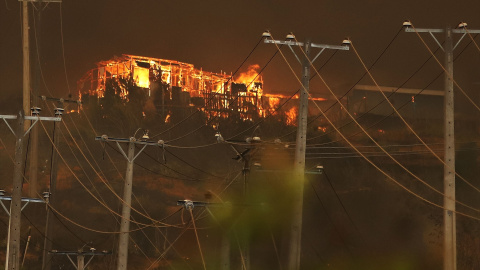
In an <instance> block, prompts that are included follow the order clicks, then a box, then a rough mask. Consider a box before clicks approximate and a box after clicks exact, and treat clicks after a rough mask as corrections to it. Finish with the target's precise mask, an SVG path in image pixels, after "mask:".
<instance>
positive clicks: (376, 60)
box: [280, 27, 403, 140]
mask: <svg viewBox="0 0 480 270" xmlns="http://www.w3.org/2000/svg"><path fill="white" fill-rule="evenodd" d="M402 29H403V27H402V28H400V29H399V30H398V32H397V33H396V34H395V36H394V37H393V39H392V40H390V42H389V43H388V44H387V46H386V47H385V48H384V49H383V51H382V52H381V53H380V55H379V56H378V57H377V58H376V59H375V61H374V62H373V63H372V64H371V65H370V68H369V70H371V69H372V68H373V67H374V66H375V64H377V62H378V61H379V60H380V59H381V58H382V56H383V55H384V54H385V53H386V52H387V50H388V49H389V48H390V46H391V45H392V44H393V42H394V41H395V40H396V39H397V37H398V35H399V34H400V33H401V32H402ZM335 52H336V51H335ZM322 68H323V66H322V67H320V69H317V70H318V71H320V70H321V69H322ZM366 75H367V72H364V73H363V75H362V76H361V77H360V79H358V80H357V81H356V82H355V83H354V84H353V85H352V86H351V87H350V89H348V90H347V92H345V93H344V94H343V95H342V96H341V97H340V98H339V100H341V99H342V98H344V97H345V96H346V95H348V94H349V93H350V92H351V91H352V90H353V88H355V86H356V85H357V84H359V83H360V81H362V80H363V78H365V76H366ZM315 76H317V73H314V74H313V75H312V76H311V78H310V80H311V79H313V78H314V77H315ZM338 103H339V101H335V102H334V103H333V104H332V105H330V106H329V107H328V108H327V109H325V110H324V113H327V112H328V111H329V110H330V109H331V108H333V106H335V105H337V104H338ZM322 115H323V114H319V115H318V116H316V117H314V118H313V119H312V120H310V121H309V122H308V125H309V124H311V123H313V122H314V121H315V120H317V119H318V118H319V117H321V116H322ZM293 133H295V130H294V131H292V132H289V133H287V134H285V135H282V136H281V137H280V138H284V137H287V136H289V135H291V134H293ZM307 140H309V139H308V138H307Z"/></svg>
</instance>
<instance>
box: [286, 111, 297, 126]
mask: <svg viewBox="0 0 480 270" xmlns="http://www.w3.org/2000/svg"><path fill="white" fill-rule="evenodd" d="M297 114H298V109H297V107H292V108H290V110H288V111H287V112H286V113H285V116H286V117H287V118H286V119H285V120H286V122H287V125H292V126H296V123H297Z"/></svg>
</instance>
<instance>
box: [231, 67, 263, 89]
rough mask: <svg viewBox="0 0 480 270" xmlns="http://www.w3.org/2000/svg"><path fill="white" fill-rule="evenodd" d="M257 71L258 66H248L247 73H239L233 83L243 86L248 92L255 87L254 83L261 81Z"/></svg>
mask: <svg viewBox="0 0 480 270" xmlns="http://www.w3.org/2000/svg"><path fill="white" fill-rule="evenodd" d="M259 69H260V65H257V64H254V65H250V66H248V70H247V72H242V73H240V75H239V76H238V77H237V79H236V80H235V82H238V83H243V84H245V85H246V86H247V87H248V89H249V90H250V89H253V88H254V87H255V85H254V83H255V82H260V81H261V80H260V76H259V74H258V71H257V70H259Z"/></svg>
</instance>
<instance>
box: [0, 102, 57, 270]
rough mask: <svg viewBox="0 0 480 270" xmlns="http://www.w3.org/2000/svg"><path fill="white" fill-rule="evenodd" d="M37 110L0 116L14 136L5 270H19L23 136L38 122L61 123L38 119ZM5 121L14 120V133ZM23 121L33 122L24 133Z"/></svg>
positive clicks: (55, 118) (49, 119)
mask: <svg viewBox="0 0 480 270" xmlns="http://www.w3.org/2000/svg"><path fill="white" fill-rule="evenodd" d="M38 115H39V110H38V109H36V108H33V109H32V116H24V114H23V112H22V111H20V112H19V113H18V115H0V118H1V119H3V121H4V122H5V124H7V126H8V128H9V129H10V131H11V132H12V133H13V134H14V135H15V138H16V143H15V164H14V175H13V190H12V197H11V201H12V202H11V204H10V211H9V212H10V221H9V225H8V243H7V254H6V257H7V258H6V267H5V269H7V270H12V269H20V224H21V223H20V221H21V212H22V206H21V204H22V187H23V171H22V169H23V166H22V165H23V162H22V161H23V145H24V143H23V140H24V138H25V136H26V135H27V134H28V133H29V132H30V130H31V129H32V127H33V126H34V125H35V124H36V123H37V122H38V121H40V120H44V121H61V119H60V118H58V117H40V116H38ZM7 119H12V120H14V119H16V120H18V121H17V126H16V127H15V131H14V130H13V129H12V127H11V126H10V124H9V123H8V122H7ZM25 120H29V121H31V120H34V122H33V123H32V125H31V126H30V127H29V128H28V129H27V130H26V131H24V123H25Z"/></svg>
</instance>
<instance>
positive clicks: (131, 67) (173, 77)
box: [77, 55, 325, 125]
mask: <svg viewBox="0 0 480 270" xmlns="http://www.w3.org/2000/svg"><path fill="white" fill-rule="evenodd" d="M259 70H260V66H259V65H250V66H249V67H248V69H247V71H245V72H243V73H240V74H239V75H238V76H237V77H236V78H234V79H233V80H232V77H231V75H227V74H226V73H224V72H220V73H213V72H207V71H203V70H202V69H197V68H195V67H194V66H193V65H192V64H187V63H182V62H178V61H172V60H165V59H158V58H151V57H143V56H134V55H122V56H121V57H115V58H114V59H112V60H109V61H102V62H99V63H97V68H95V69H93V70H91V71H89V72H88V73H87V74H85V76H84V77H83V78H82V79H81V80H79V81H78V83H77V87H78V90H79V92H80V93H82V94H88V95H96V96H98V97H99V98H102V97H103V96H104V92H105V87H106V82H107V80H109V79H116V78H132V79H133V81H134V83H135V85H136V86H137V87H140V88H144V89H145V90H146V91H148V97H151V96H152V92H155V91H156V94H155V95H156V97H157V102H159V101H158V100H161V103H159V104H154V106H156V107H157V108H160V109H161V110H162V111H168V110H169V108H173V107H179V106H185V107H198V108H199V109H201V110H202V111H203V112H204V113H205V114H206V115H207V116H208V117H221V118H228V117H231V116H232V115H235V114H236V115H238V116H239V117H240V118H241V119H243V120H250V121H253V120H255V119H257V118H259V117H266V116H267V115H268V114H273V113H275V110H276V109H277V108H279V106H281V104H283V102H284V101H287V100H288V99H298V95H295V96H294V97H291V96H289V95H281V94H264V91H263V79H262V77H261V76H260V74H259ZM116 91H117V92H116V94H117V95H119V96H120V97H122V98H123V99H125V100H128V90H127V89H119V90H118V89H117V90H116ZM159 93H160V94H159ZM158 96H160V99H159V98H158ZM311 99H312V100H317V101H323V100H325V99H324V98H311ZM288 108H290V106H289V107H288ZM279 111H280V112H279V113H284V114H285V115H286V119H287V120H286V121H287V124H289V125H293V124H295V123H296V115H297V111H296V109H295V108H290V109H287V108H284V109H283V110H279ZM165 121H169V119H168V118H167V119H165Z"/></svg>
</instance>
